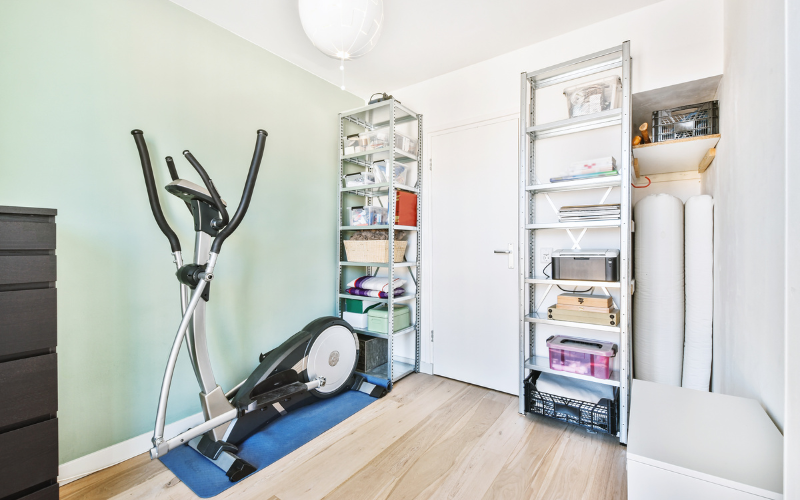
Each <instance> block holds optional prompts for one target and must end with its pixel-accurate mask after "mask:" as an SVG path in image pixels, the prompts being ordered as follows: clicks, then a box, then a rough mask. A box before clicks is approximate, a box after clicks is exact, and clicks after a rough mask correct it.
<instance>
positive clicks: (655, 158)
mask: <svg viewBox="0 0 800 500" xmlns="http://www.w3.org/2000/svg"><path fill="white" fill-rule="evenodd" d="M719 140H720V135H719V134H713V135H704V136H700V137H687V138H685V139H675V140H672V141H664V142H651V143H649V144H639V145H637V146H633V156H634V158H635V159H636V160H637V163H638V169H637V170H638V172H637V174H638V175H637V176H638V177H644V176H646V175H655V174H666V173H671V172H686V171H696V172H701V173H702V172H704V171H705V170H706V169H707V168H708V167H709V165H711V162H712V161H714V157H715V155H716V146H717V143H718V142H719Z"/></svg>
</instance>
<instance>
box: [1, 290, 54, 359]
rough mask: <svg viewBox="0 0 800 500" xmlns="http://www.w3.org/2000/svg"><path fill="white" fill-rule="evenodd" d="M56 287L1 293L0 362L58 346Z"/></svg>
mask: <svg viewBox="0 0 800 500" xmlns="http://www.w3.org/2000/svg"><path fill="white" fill-rule="evenodd" d="M57 293H58V291H57V290H56V289H55V288H42V289H40V290H19V291H16V292H0V329H2V330H1V331H2V334H0V359H2V358H3V357H6V356H9V355H14V354H18V353H23V352H28V351H37V350H42V349H48V348H54V347H56V332H57V319H56V305H57V300H56V297H57Z"/></svg>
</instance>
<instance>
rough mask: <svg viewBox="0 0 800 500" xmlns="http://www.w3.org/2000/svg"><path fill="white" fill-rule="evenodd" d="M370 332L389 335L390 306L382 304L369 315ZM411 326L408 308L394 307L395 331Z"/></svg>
mask: <svg viewBox="0 0 800 500" xmlns="http://www.w3.org/2000/svg"><path fill="white" fill-rule="evenodd" d="M367 325H368V326H369V330H370V331H372V332H377V333H389V306H388V305H386V304H381V305H379V306H377V307H373V308H372V309H370V310H369V312H368V313H367ZM409 326H411V312H410V311H409V309H408V306H399V305H396V306H394V331H397V330H402V329H403V328H408V327H409Z"/></svg>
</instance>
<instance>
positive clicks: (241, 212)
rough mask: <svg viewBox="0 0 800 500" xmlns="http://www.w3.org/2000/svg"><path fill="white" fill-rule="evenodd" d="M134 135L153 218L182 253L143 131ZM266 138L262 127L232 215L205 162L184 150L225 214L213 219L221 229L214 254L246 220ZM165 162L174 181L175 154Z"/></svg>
mask: <svg viewBox="0 0 800 500" xmlns="http://www.w3.org/2000/svg"><path fill="white" fill-rule="evenodd" d="M131 134H132V135H133V140H134V141H135V142H136V148H137V149H138V150H139V160H141V162H142V172H143V173H144V183H145V186H146V187H147V197H148V198H149V200H150V209H151V210H152V212H153V217H155V219H156V223H157V224H158V227H159V228H160V229H161V232H162V233H164V235H165V236H166V237H167V239H168V240H169V244H170V247H171V248H172V253H176V252H180V251H181V243H180V241H179V240H178V236H177V235H176V234H175V231H173V230H172V228H171V227H170V226H169V223H167V219H166V218H165V217H164V212H163V211H162V210H161V203H160V202H159V200H158V193H157V191H156V182H155V178H154V177H153V166H152V164H151V163H150V153H149V152H148V151H147V144H146V143H145V140H144V132H142V131H141V130H139V129H136V130H132V131H131ZM266 141H267V132H266V131H264V130H261V129H259V130H258V132H257V137H256V148H255V151H254V152H253V160H252V161H251V162H250V171H249V172H248V173H247V180H246V181H245V184H244V191H243V192H242V199H241V200H240V201H239V207H238V208H237V209H236V213H234V214H233V217H232V218H229V216H228V211H227V210H226V209H225V204H224V203H222V198H221V197H220V195H219V192H217V188H216V187H214V183H213V182H212V181H211V178H210V177H209V176H208V173H207V172H206V170H205V169H204V168H203V166H202V165H200V162H198V161H197V159H196V158H195V157H194V156H193V155H192V153H190V152H189V151H188V150H186V151H184V152H183V155H184V156H185V157H186V159H187V160H188V161H189V163H191V165H192V166H193V167H194V169H195V170H197V173H198V174H199V175H200V178H201V179H203V183H204V184H205V186H206V189H208V192H209V193H211V197H212V198H213V200H214V204H215V205H216V207H217V210H218V211H219V213H220V215H221V217H222V219H220V220H219V221H216V220H215V222H214V225H215V226H216V227H217V228H221V230H220V232H219V233H218V234H217V237H216V238H215V239H214V242H213V243H212V245H211V253H214V254H219V251H220V249H221V248H222V244H223V243H224V242H225V239H226V238H227V237H228V236H230V235H231V234H233V232H234V231H235V230H236V228H237V227H239V224H241V223H242V219H244V216H245V214H246V213H247V209H248V207H249V206H250V200H251V199H252V198H253V190H254V189H255V185H256V178H257V177H258V170H259V168H260V167H261V159H262V157H263V156H264V145H265V144H266ZM166 161H167V168H168V169H169V174H170V177H171V178H172V180H173V181H175V180H178V171H177V170H176V169H175V163H174V162H173V160H172V157H171V156H167V158H166ZM187 206H188V204H187ZM190 210H191V208H190ZM214 260H216V259H214Z"/></svg>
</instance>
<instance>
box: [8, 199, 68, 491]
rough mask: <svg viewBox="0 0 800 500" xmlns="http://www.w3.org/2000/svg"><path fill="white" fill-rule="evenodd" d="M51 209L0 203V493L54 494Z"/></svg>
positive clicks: (55, 427) (53, 216) (55, 428)
mask: <svg viewBox="0 0 800 500" xmlns="http://www.w3.org/2000/svg"><path fill="white" fill-rule="evenodd" d="M55 285H56V210H54V209H49V208H22V207H4V206H0V500H5V499H6V498H10V499H15V500H16V499H25V500H33V499H35V500H45V499H58V483H57V482H56V478H57V477H58V419H57V418H56V412H57V411H58V372H57V369H56V325H57V322H56V288H55Z"/></svg>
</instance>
